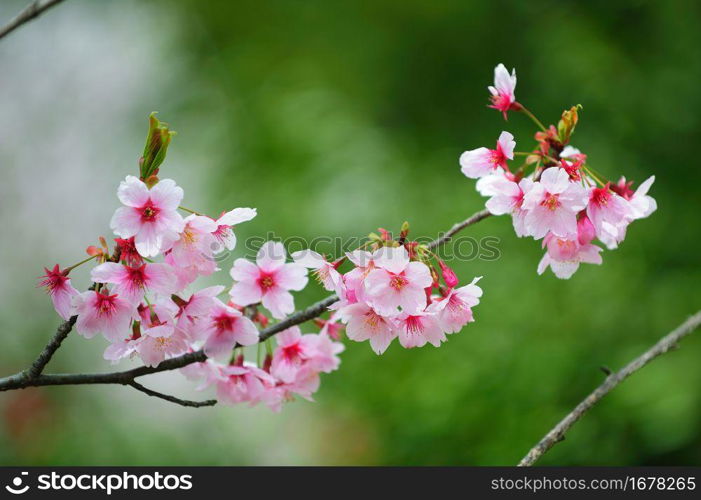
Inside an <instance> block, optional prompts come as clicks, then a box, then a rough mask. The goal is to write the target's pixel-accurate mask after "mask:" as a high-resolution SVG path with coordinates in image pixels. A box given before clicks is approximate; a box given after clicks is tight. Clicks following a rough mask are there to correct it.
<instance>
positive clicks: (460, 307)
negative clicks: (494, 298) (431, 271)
mask: <svg viewBox="0 0 701 500" xmlns="http://www.w3.org/2000/svg"><path fill="white" fill-rule="evenodd" d="M480 279H482V276H479V277H477V278H475V279H473V280H472V283H470V284H469V285H465V286H463V287H460V288H451V289H450V290H449V291H448V293H447V294H446V295H445V296H444V297H440V298H438V299H436V300H434V301H433V302H432V303H431V305H429V306H428V309H427V310H428V312H430V313H433V314H435V315H436V319H437V320H438V324H439V326H440V327H441V330H443V331H444V332H445V333H456V332H459V331H460V330H461V329H462V327H463V326H465V325H466V324H467V323H471V322H472V321H474V318H473V316H472V308H473V307H475V306H476V305H477V304H479V302H480V297H481V296H482V289H481V288H480V287H478V286H477V284H476V283H477V282H478V281H479V280H480Z"/></svg>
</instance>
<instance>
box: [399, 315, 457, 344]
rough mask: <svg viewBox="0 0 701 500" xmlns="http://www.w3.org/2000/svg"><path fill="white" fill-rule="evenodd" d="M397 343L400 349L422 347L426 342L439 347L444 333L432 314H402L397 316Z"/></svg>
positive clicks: (443, 339)
mask: <svg viewBox="0 0 701 500" xmlns="http://www.w3.org/2000/svg"><path fill="white" fill-rule="evenodd" d="M397 330H398V336H399V343H400V344H401V345H402V347H405V348H407V349H411V348H412V347H422V346H424V345H426V342H428V343H430V344H432V345H434V346H435V347H439V346H440V345H441V342H444V341H445V340H447V339H446V337H445V333H444V332H443V330H442V329H441V326H440V325H439V324H438V320H437V318H436V316H435V315H434V314H433V313H429V312H414V313H411V314H408V313H402V314H400V315H399V316H397Z"/></svg>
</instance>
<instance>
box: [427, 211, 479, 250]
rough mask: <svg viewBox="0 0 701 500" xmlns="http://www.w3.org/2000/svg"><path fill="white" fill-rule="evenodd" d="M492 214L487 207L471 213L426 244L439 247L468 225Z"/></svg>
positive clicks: (429, 246) (431, 247)
mask: <svg viewBox="0 0 701 500" xmlns="http://www.w3.org/2000/svg"><path fill="white" fill-rule="evenodd" d="M490 215H492V214H491V213H489V210H487V209H486V208H485V209H484V210H481V211H479V212H477V213H475V214H473V215H471V216H470V217H468V218H467V219H465V220H464V221H462V222H457V223H456V224H454V225H453V227H451V228H450V229H448V231H446V232H445V233H443V234H441V235H440V236H439V237H438V238H436V239H435V240H433V241H432V242H430V243H429V244H428V245H426V246H427V247H428V248H429V249H433V248H436V247H439V246H441V245H442V244H443V243H447V242H448V241H450V239H451V238H452V237H453V236H455V234H456V233H458V232H460V231H462V230H463V229H465V228H466V227H468V226H471V225H472V224H476V223H478V222H479V221H481V220H482V219H486V218H487V217H489V216H490Z"/></svg>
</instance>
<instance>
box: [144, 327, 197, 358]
mask: <svg viewBox="0 0 701 500" xmlns="http://www.w3.org/2000/svg"><path fill="white" fill-rule="evenodd" d="M167 331H168V330H167V329H151V330H149V331H148V332H147V333H146V334H145V335H142V336H141V338H139V339H138V341H137V345H136V351H137V352H138V353H139V357H141V360H142V361H143V362H144V364H145V365H146V366H158V365H159V364H160V363H162V362H163V361H164V360H166V359H168V358H172V357H175V356H180V355H181V354H185V353H186V352H187V351H188V344H187V340H186V338H185V336H184V335H183V334H182V332H180V330H177V329H174V330H172V332H171V334H170V335H160V334H159V333H165V332H167Z"/></svg>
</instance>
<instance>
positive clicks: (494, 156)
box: [460, 132, 516, 179]
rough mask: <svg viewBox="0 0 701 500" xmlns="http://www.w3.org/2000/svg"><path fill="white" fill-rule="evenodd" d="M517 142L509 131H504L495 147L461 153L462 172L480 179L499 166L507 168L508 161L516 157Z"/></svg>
mask: <svg viewBox="0 0 701 500" xmlns="http://www.w3.org/2000/svg"><path fill="white" fill-rule="evenodd" d="M514 148H516V142H515V141H514V136H513V135H511V134H510V133H509V132H502V133H501V134H500V135H499V139H498V140H497V145H496V148H495V149H488V148H477V149H473V150H471V151H465V152H464V153H463V154H462V155H460V167H461V170H462V173H463V174H465V175H466V176H467V177H470V178H472V179H478V178H480V177H484V176H485V175H489V174H491V173H493V172H494V171H495V170H496V169H497V168H499V167H501V168H503V169H507V168H508V167H507V165H506V161H507V160H513V159H514Z"/></svg>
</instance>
